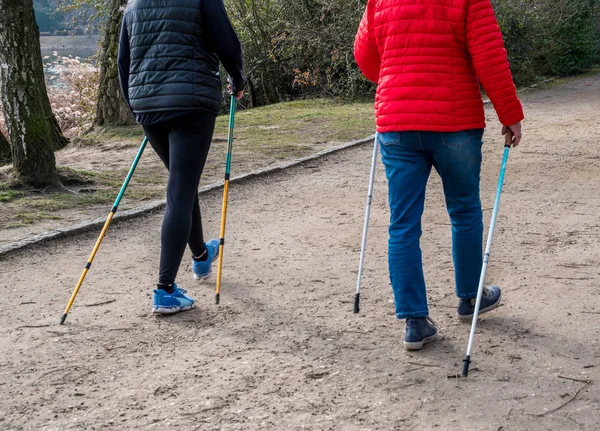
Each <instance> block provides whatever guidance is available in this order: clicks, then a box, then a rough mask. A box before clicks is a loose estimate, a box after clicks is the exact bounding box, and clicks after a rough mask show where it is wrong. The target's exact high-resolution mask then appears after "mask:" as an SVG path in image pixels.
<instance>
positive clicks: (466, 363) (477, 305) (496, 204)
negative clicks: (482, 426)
mask: <svg viewBox="0 0 600 431" xmlns="http://www.w3.org/2000/svg"><path fill="white" fill-rule="evenodd" d="M507 142H508V141H507ZM509 152H510V144H508V143H507V144H506V145H505V147H504V158H503V159H502V166H501V167H500V176H499V177H498V191H497V192H496V201H495V202H494V211H493V212H492V221H491V222H490V231H489V233H488V239H487V245H486V248H485V256H484V258H483V266H482V268H481V277H480V278H479V289H478V290H477V301H476V302H475V312H474V313H473V323H472V324H471V335H470V336H469V347H468V348H467V356H466V358H465V359H464V361H463V371H462V376H463V377H467V376H468V375H469V366H470V365H471V353H472V351H473V341H474V340H475V328H477V318H478V317H479V309H480V307H481V297H482V296H483V285H484V283H485V273H486V272H487V267H488V263H489V261H490V252H491V250H492V239H493V238H494V228H495V227H496V219H497V218H498V209H499V208H500V196H501V195H502V186H503V184H504V173H505V172H506V164H507V162H508V154H509Z"/></svg>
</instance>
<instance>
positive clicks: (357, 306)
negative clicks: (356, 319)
mask: <svg viewBox="0 0 600 431" xmlns="http://www.w3.org/2000/svg"><path fill="white" fill-rule="evenodd" d="M358 313H360V293H357V294H356V296H355V297H354V314H358Z"/></svg>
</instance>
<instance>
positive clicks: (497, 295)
mask: <svg viewBox="0 0 600 431" xmlns="http://www.w3.org/2000/svg"><path fill="white" fill-rule="evenodd" d="M501 299H502V291H501V290H500V288H499V287H498V286H491V287H484V288H483V296H482V297H481V307H480V308H479V314H483V313H487V312H488V311H491V310H493V309H494V308H497V307H498V306H499V305H500V300H501ZM476 301H477V298H472V299H461V300H460V301H459V302H458V309H457V314H458V318H459V319H460V320H464V321H471V320H473V314H475V302H476Z"/></svg>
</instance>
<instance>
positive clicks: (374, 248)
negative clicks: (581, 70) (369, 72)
mask: <svg viewBox="0 0 600 431" xmlns="http://www.w3.org/2000/svg"><path fill="white" fill-rule="evenodd" d="M524 101H525V106H526V110H527V115H528V122H527V125H526V128H525V144H524V145H523V147H522V148H521V149H519V150H517V151H514V152H513V154H512V158H511V160H510V162H509V169H508V173H507V182H506V186H505V194H504V197H503V202H502V210H501V215H500V218H499V225H498V229H497V234H496V243H495V247H494V250H493V256H492V261H491V267H490V271H489V279H490V281H494V282H497V283H499V284H501V285H502V286H504V288H505V302H504V304H505V305H504V306H503V307H501V308H500V309H499V310H497V311H496V312H495V313H494V314H493V315H489V316H486V317H485V319H484V320H483V321H482V322H481V324H480V327H479V328H480V329H479V334H478V336H477V343H476V348H475V353H474V361H475V362H474V365H473V368H474V369H473V371H472V374H471V376H470V377H469V379H468V380H464V379H459V380H457V379H455V378H448V376H452V375H455V374H456V373H457V372H458V371H459V368H460V362H461V360H462V359H463V356H464V349H465V348H466V342H467V337H468V332H469V327H468V326H467V325H465V324H461V323H458V322H457V320H456V319H455V317H454V312H455V310H454V307H455V305H456V299H455V298H454V297H453V289H452V286H451V281H450V280H451V278H452V271H451V257H450V231H449V225H448V219H447V216H446V214H445V213H444V206H443V202H442V195H441V190H440V184H439V181H438V179H437V178H435V177H432V181H431V183H430V189H429V193H428V201H427V208H426V214H425V217H424V235H423V252H424V259H425V263H426V277H427V280H428V284H429V296H430V301H431V306H432V307H431V309H432V317H433V318H434V319H436V320H437V322H438V324H439V326H440V328H441V334H442V339H441V340H440V342H438V343H436V344H434V345H431V346H429V347H428V348H426V349H424V350H423V351H422V352H420V353H407V352H405V351H404V350H403V348H402V337H403V324H402V323H400V322H397V321H396V320H395V319H394V313H393V306H392V303H391V299H392V297H391V292H390V288H389V282H388V278H387V270H386V265H387V263H386V236H387V235H386V223H387V218H388V212H387V208H386V193H385V189H386V185H385V177H384V175H383V169H382V168H381V166H379V170H378V175H377V181H376V190H375V201H374V208H373V213H372V224H371V226H372V228H371V231H370V232H371V233H370V238H369V250H368V256H367V268H366V273H365V278H364V295H363V312H362V313H361V314H360V315H359V316H355V315H353V314H352V313H351V308H352V296H353V290H354V285H355V276H356V267H357V260H358V247H359V243H360V235H361V229H362V217H363V209H364V200H365V194H366V187H367V184H366V181H367V177H368V170H369V161H370V160H369V159H370V152H371V147H370V146H369V145H366V146H363V147H361V148H358V149H354V150H350V151H346V152H343V153H339V154H337V155H335V156H330V157H327V158H326V159H323V160H320V161H318V162H311V163H310V164H305V165H303V166H301V167H298V168H295V169H291V170H289V171H287V172H285V173H283V174H279V175H276V176H273V177H269V178H263V179H260V180H255V181H252V182H249V183H246V184H242V185H236V186H235V187H233V189H232V191H231V202H230V212H229V225H228V235H227V236H228V243H227V248H226V257H225V274H224V286H223V289H224V290H223V297H222V303H221V305H220V306H219V307H217V306H215V305H214V304H213V301H214V299H213V297H214V292H213V282H211V283H208V284H196V283H194V282H193V281H192V280H191V276H190V275H189V273H188V272H187V271H188V268H187V259H186V262H185V268H182V271H181V277H180V281H181V282H182V283H183V284H184V285H185V287H187V288H188V289H189V290H190V291H191V292H192V293H193V294H194V295H195V297H196V298H197V299H198V301H199V308H198V309H196V310H194V311H191V312H188V313H183V314H180V315H177V316H174V317H172V318H168V319H163V318H156V317H154V316H152V315H151V314H150V313H149V308H150V293H151V288H152V285H153V282H154V279H155V274H156V263H157V256H158V249H159V226H160V221H161V214H153V215H150V216H148V217H146V218H143V219H139V220H136V221H130V222H126V223H122V224H120V225H117V226H115V228H114V229H113V230H111V232H110V234H109V236H108V238H107V240H106V241H105V244H104V245H103V248H102V251H101V252H100V254H99V255H98V258H97V259H96V262H95V263H94V267H93V268H92V271H91V273H90V275H89V277H88V280H87V282H86V284H85V285H84V287H83V289H82V291H81V294H80V296H79V298H78V300H77V303H76V306H75V308H74V310H73V312H72V315H71V316H70V318H69V320H68V324H67V325H65V326H64V327H59V326H57V322H58V320H59V317H60V315H61V313H62V311H63V308H64V305H65V303H66V301H67V299H68V297H69V295H70V293H71V290H72V288H73V286H74V284H75V281H76V279H77V278H78V276H79V274H80V271H81V269H82V266H83V264H84V261H85V259H86V258H87V255H88V253H89V251H90V249H91V246H92V245H93V242H94V240H95V234H89V235H83V236H79V237H76V238H72V239H70V240H65V241H60V242H56V243H51V244H47V245H44V246H42V247H39V248H37V249H31V250H26V251H23V252H20V253H16V254H13V255H10V256H8V257H5V258H3V260H0V271H1V273H2V274H1V277H0V293H1V298H2V299H1V300H0V301H1V304H2V309H3V310H4V313H3V314H2V316H1V317H0V325H1V326H2V327H3V328H5V329H4V330H3V331H2V333H1V334H0V346H2V349H1V350H0V395H1V396H0V428H1V429H3V430H21V429H23V430H29V429H45V430H69V429H72V430H84V429H85V430H123V429H143V430H146V429H148V430H163V429H169V427H170V428H172V429H181V430H186V431H188V430H189V431H192V430H271V429H272V430H301V429H310V430H357V431H358V430H392V429H394V430H430V429H439V430H475V429H476V430H491V431H498V430H504V431H507V430H549V429H564V430H577V429H582V430H594V429H597V426H598V425H597V424H598V422H599V420H600V413H599V412H600V390H599V387H600V345H599V339H600V334H599V330H598V328H599V325H598V318H599V317H600V304H599V302H598V299H597V298H598V294H599V293H600V291H599V287H598V283H597V280H598V275H600V274H599V269H598V267H599V263H600V258H599V253H600V245H599V244H598V238H599V235H600V219H599V215H598V214H600V195H599V194H598V190H599V189H600V176H599V174H598V172H599V169H600V149H599V146H598V142H599V140H600V120H599V119H598V116H597V113H598V112H599V111H600V76H594V77H586V78H582V79H578V80H574V81H571V82H568V83H566V84H563V85H561V86H559V87H556V88H553V89H548V90H543V91H540V92H536V93H532V94H530V95H527V96H525V97H524ZM489 114H490V118H491V111H490V112H489ZM490 124H491V125H492V124H495V122H491V123H490ZM490 130H491V132H496V131H497V127H496V126H493V127H491V128H490ZM491 132H490V134H488V136H487V138H486V139H487V142H486V145H485V162H484V173H483V192H482V198H483V200H484V206H485V208H486V212H485V214H486V220H487V219H489V215H490V211H489V208H491V206H492V203H493V197H494V191H495V182H496V179H497V173H498V167H499V162H500V158H501V153H502V146H501V140H500V139H498V137H497V136H496V135H493V134H492V133H491ZM220 199H221V197H220V194H219V193H215V194H211V195H208V196H206V197H205V199H204V204H203V210H204V212H205V214H206V220H207V231H208V233H210V234H212V235H216V234H217V231H218V223H219V215H218V214H219V207H220ZM587 381H590V382H591V383H589V384H588V383H586V382H587Z"/></svg>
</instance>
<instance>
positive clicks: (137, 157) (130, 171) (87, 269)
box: [60, 137, 148, 325]
mask: <svg viewBox="0 0 600 431" xmlns="http://www.w3.org/2000/svg"><path fill="white" fill-rule="evenodd" d="M147 143H148V138H147V137H144V140H143V141H142V145H141V146H140V149H139V151H138V153H137V155H136V156H135V159H134V160H133V164H132V165H131V168H130V169H129V173H128V174H127V178H125V182H124V183H123V186H122V187H121V191H120V192H119V195H118V196H117V199H116V200H115V203H114V205H113V207H112V209H111V210H110V213H109V214H108V218H107V219H106V223H104V227H103V228H102V232H100V236H99V237H98V240H97V241H96V245H95V246H94V249H93V250H92V254H91V255H90V258H89V259H88V262H87V264H86V265H85V268H84V269H83V273H82V274H81V277H79V281H78V282H77V286H76V287H75V290H74V291H73V294H72V295H71V299H70V300H69V304H67V308H66V309H65V314H63V316H62V318H61V319H60V324H61V325H62V324H64V323H65V320H67V315H68V314H69V311H70V310H71V307H72V306H73V302H75V298H76V297H77V294H78V293H79V289H80V288H81V285H82V284H83V280H85V276H86V275H87V273H88V271H89V270H90V267H91V266H92V262H93V261H94V258H95V257H96V253H97V252H98V249H99V248H100V244H102V240H103V239H104V236H105V235H106V232H107V231H108V227H109V226H110V223H111V221H112V219H113V217H114V216H115V213H116V212H117V209H118V208H119V204H120V203H121V199H122V198H123V195H124V194H125V190H127V186H128V185H129V182H130V181H131V177H132V176H133V172H134V171H135V168H136V167H137V165H138V162H139V161H140V158H141V157H142V153H143V152H144V149H145V148H146V144H147Z"/></svg>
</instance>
